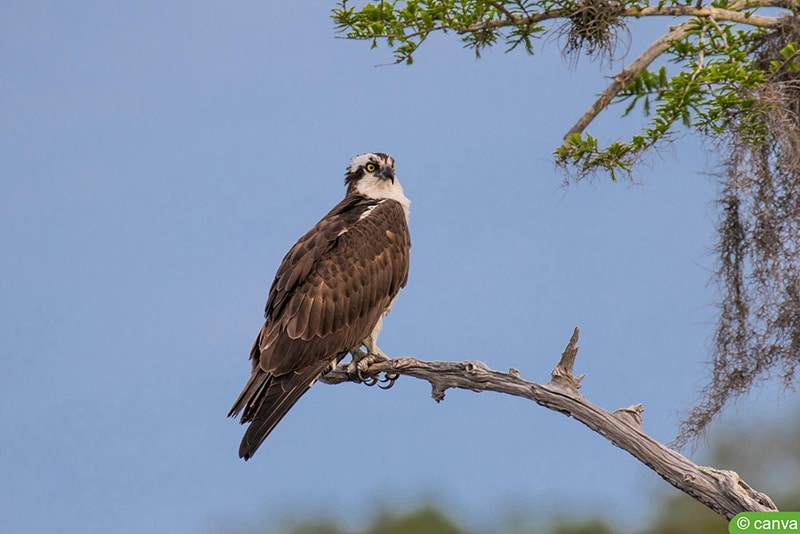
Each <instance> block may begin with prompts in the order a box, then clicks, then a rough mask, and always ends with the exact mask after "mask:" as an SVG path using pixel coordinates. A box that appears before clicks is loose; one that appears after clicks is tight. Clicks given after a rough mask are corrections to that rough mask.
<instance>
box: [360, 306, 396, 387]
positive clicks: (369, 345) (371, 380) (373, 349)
mask: <svg viewBox="0 0 800 534" xmlns="http://www.w3.org/2000/svg"><path fill="white" fill-rule="evenodd" d="M381 326H383V318H381V319H380V320H379V321H378V324H376V325H375V328H374V329H373V330H372V333H371V334H370V335H369V336H367V338H366V339H365V340H364V341H362V342H361V345H363V346H364V347H365V348H366V349H367V352H364V351H363V350H361V348H360V347H356V348H355V349H353V350H351V351H350V354H352V355H353V360H352V361H351V362H350V364H349V365H348V366H347V374H348V375H350V376H351V377H354V378H357V379H358V380H360V381H361V382H364V383H365V384H367V385H368V386H374V385H375V384H377V383H378V382H381V383H387V385H386V386H378V387H380V388H382V389H389V388H390V387H392V386H393V385H394V381H395V380H397V378H398V376H399V375H397V374H394V373H386V377H385V378H383V379H380V380H379V379H378V378H376V377H365V376H364V375H363V373H364V371H366V370H367V369H368V368H369V366H370V365H372V364H373V363H376V362H385V361H388V360H389V357H388V356H387V355H386V354H385V353H384V352H383V351H382V350H381V349H380V347H378V334H379V333H380V331H381Z"/></svg>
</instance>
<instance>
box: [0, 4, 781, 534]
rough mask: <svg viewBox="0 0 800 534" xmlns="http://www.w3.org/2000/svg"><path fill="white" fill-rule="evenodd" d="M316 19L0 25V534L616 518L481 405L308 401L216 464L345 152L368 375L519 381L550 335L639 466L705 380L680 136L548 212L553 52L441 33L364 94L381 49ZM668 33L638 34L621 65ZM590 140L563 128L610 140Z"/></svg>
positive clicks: (623, 484) (603, 465)
mask: <svg viewBox="0 0 800 534" xmlns="http://www.w3.org/2000/svg"><path fill="white" fill-rule="evenodd" d="M332 6H333V3H325V2H302V3H301V2H266V3H258V2H237V3H235V4H231V3H218V2H198V3H193V4H192V6H191V8H189V7H188V4H185V3H177V2H141V3H135V4H132V3H109V2H83V3H71V2H70V3H68V2H51V3H30V2H6V3H4V4H3V6H2V7H0V50H2V54H0V94H2V95H3V96H2V98H0V257H2V260H1V261H0V280H2V285H0V287H1V288H2V299H1V300H0V352H1V353H2V358H1V359H0V414H1V415H2V419H1V421H2V431H3V434H4V437H3V445H2V447H0V472H2V473H3V476H2V482H0V502H3V506H2V508H1V509H0V531H3V532H54V531H82V532H111V531H113V532H143V531H148V532H175V533H179V532H226V531H231V530H228V529H234V528H243V529H245V528H248V527H250V526H252V525H262V526H264V527H265V528H266V529H267V531H279V530H280V528H281V525H283V524H284V521H286V520H288V519H291V518H297V517H307V516H308V515H313V514H315V513H332V514H334V515H336V516H337V517H339V518H340V519H341V520H342V521H343V522H345V523H347V524H354V525H357V524H359V523H360V522H363V521H365V520H367V519H368V518H370V517H371V516H372V514H373V513H374V511H375V510H376V509H377V508H379V507H380V506H382V505H392V506H394V507H399V508H401V509H402V508H408V507H413V506H415V505H416V504H419V503H422V502H428V501H430V500H435V501H436V502H440V503H442V504H443V505H445V506H447V507H448V509H449V510H451V511H452V514H453V516H454V517H455V518H456V519H457V520H459V521H461V522H463V523H465V524H468V525H481V524H492V522H493V521H496V520H497V519H498V518H501V517H502V515H503V514H505V513H508V511H510V510H514V509H521V510H525V512H526V513H527V514H530V515H531V516H532V517H534V518H536V517H549V516H550V514H551V513H552V512H553V511H554V510H556V511H563V512H564V513H567V514H568V513H571V512H573V511H580V512H584V511H597V510H603V511H606V512H607V513H608V514H609V516H610V517H612V518H617V519H618V520H620V521H624V522H637V521H645V522H646V519H647V517H648V512H649V511H650V510H651V509H652V508H651V507H652V506H653V502H654V496H655V495H656V494H658V492H660V491H662V490H663V489H664V488H663V486H664V484H663V482H661V481H660V479H659V478H658V477H657V476H656V475H655V474H653V473H651V472H650V471H649V470H648V469H647V468H646V467H644V466H642V465H640V464H639V463H637V462H636V461H635V460H634V459H633V458H632V457H630V456H629V455H627V454H626V453H624V452H623V451H620V450H619V449H617V448H615V447H613V446H611V445H610V444H609V443H608V442H606V441H605V440H603V439H602V438H601V437H599V436H597V435H595V434H593V433H591V432H590V431H588V430H587V429H585V428H584V427H583V426H582V425H580V424H579V423H577V422H575V421H572V420H569V419H566V418H564V417H562V416H561V415H558V414H555V413H553V412H549V411H547V410H545V409H543V408H540V407H538V406H536V405H534V404H532V403H528V402H525V401H522V400H520V399H512V398H505V397H503V396H499V395H493V394H489V393H483V394H475V393H471V392H462V391H450V392H448V394H447V398H446V400H445V402H443V403H441V404H438V405H437V404H436V403H434V402H433V401H432V400H431V399H430V396H429V393H430V391H429V386H428V385H426V384H425V383H422V382H418V381H415V380H413V379H410V378H402V379H401V380H400V381H399V382H398V383H397V384H396V385H395V387H394V388H392V389H391V390H390V391H380V390H378V389H377V388H366V387H363V386H356V385H353V384H344V385H339V386H327V385H323V384H319V385H317V386H315V387H314V388H313V389H312V390H311V391H310V392H309V393H308V394H307V395H306V396H305V397H303V398H302V399H301V401H300V402H299V403H298V404H297V405H296V406H295V408H294V409H293V410H292V411H291V412H290V414H289V415H288V416H287V417H286V418H285V419H284V421H283V422H282V423H281V424H280V425H279V426H278V427H277V429H276V431H275V432H274V433H273V434H272V435H271V436H270V437H269V439H268V440H267V441H266V442H265V444H264V445H263V446H262V447H261V449H260V450H259V452H258V454H257V455H256V456H255V458H254V459H253V460H251V461H250V462H247V463H245V462H243V461H241V460H239V459H238V458H237V454H236V451H237V448H238V443H239V440H240V438H241V434H242V432H243V428H242V427H240V426H239V425H238V424H237V423H236V422H235V421H233V420H229V419H226V418H225V414H226V413H227V411H228V409H229V408H230V405H231V404H232V402H233V400H234V399H235V398H236V395H237V394H238V393H239V391H240V389H241V387H242V385H243V384H244V382H245V381H246V379H247V377H248V375H249V363H248V361H247V356H248V350H249V348H250V345H251V343H252V340H253V338H254V336H255V335H256V333H257V331H258V328H259V327H260V325H261V321H262V312H263V306H264V301H265V298H266V294H267V289H268V287H269V284H270V283H271V281H272V276H273V274H274V272H275V269H276V268H277V266H278V263H279V262H280V260H281V258H282V257H283V254H284V253H285V252H286V250H288V248H289V247H290V246H291V245H292V244H293V243H294V241H295V240H296V239H297V237H299V236H300V235H301V234H302V233H303V232H305V231H306V230H307V229H308V228H309V227H310V226H311V225H312V224H314V223H315V222H316V221H317V220H318V219H319V217H321V216H322V215H323V214H324V213H325V212H326V211H327V210H328V209H329V208H330V207H331V206H332V205H333V204H335V203H336V202H337V201H338V200H339V199H340V198H341V196H342V195H343V193H344V188H343V185H342V179H343V173H344V169H345V166H346V165H347V163H348V162H349V160H350V158H351V157H352V156H354V155H356V154H358V153H362V152H367V151H385V152H388V153H390V154H392V155H393V156H394V157H395V158H396V160H397V171H398V176H399V178H400V180H401V181H402V183H403V185H404V187H405V190H406V194H407V195H408V196H409V197H410V198H411V200H412V202H413V204H412V212H411V213H412V215H411V232H412V241H413V249H412V267H411V273H410V278H409V282H408V286H407V287H406V289H405V290H404V291H403V292H402V293H401V296H400V299H399V300H398V301H397V304H396V305H395V308H394V310H393V312H392V314H391V316H390V317H389V318H388V319H387V321H386V323H385V326H384V331H383V333H382V335H381V347H382V348H383V350H385V351H386V352H387V353H389V354H392V355H397V356H400V355H414V356H416V357H419V358H423V359H440V360H462V359H480V360H483V361H484V362H486V363H487V364H488V365H489V366H491V367H493V368H495V369H501V370H502V369H507V368H509V367H516V368H518V369H519V370H520V371H521V373H522V375H523V376H524V377H525V378H528V379H530V380H534V381H546V380H547V379H548V376H549V372H550V370H551V369H552V367H553V365H554V364H555V362H556V360H557V358H558V355H559V354H560V351H561V350H562V349H563V347H564V345H565V343H566V342H567V340H568V339H569V336H570V334H571V331H572V328H573V326H574V325H576V324H577V325H580V326H581V329H582V338H581V347H582V350H581V353H580V355H579V357H578V363H577V370H578V371H579V372H582V373H586V379H585V380H584V388H583V390H582V391H583V393H584V394H585V395H586V396H587V397H588V398H589V399H591V400H592V401H594V402H596V403H598V404H600V405H601V406H604V407H606V408H608V409H616V408H618V407H623V406H628V405H630V404H633V403H637V402H641V403H643V404H644V406H645V409H646V412H645V429H646V430H647V431H648V432H650V433H651V434H652V435H653V436H654V437H656V438H657V439H660V440H662V441H669V440H670V439H671V438H672V437H674V434H675V432H676V428H677V424H678V422H679V421H680V417H681V414H682V413H683V411H684V410H685V409H687V408H688V407H689V406H690V405H691V403H692V402H693V401H694V400H696V399H697V391H698V390H699V388H700V387H702V385H703V384H704V380H705V379H706V376H707V375H706V372H705V370H706V368H705V363H704V362H705V359H706V353H707V349H708V346H709V340H710V338H711V334H712V332H713V325H714V319H715V310H714V307H713V302H714V299H715V292H714V288H713V287H712V286H709V284H708V280H709V274H710V271H709V269H710V268H711V267H712V266H713V261H712V258H711V256H710V251H711V249H712V245H713V221H714V217H715V211H714V204H713V199H714V195H715V184H714V180H713V178H709V177H708V176H707V175H704V174H703V173H704V172H706V171H709V170H711V163H710V161H711V160H709V158H708V156H707V155H706V154H705V153H704V152H703V149H702V146H701V144H702V143H701V141H700V140H699V139H697V138H695V137H691V136H687V137H684V138H682V139H680V140H679V141H678V142H677V143H676V144H675V145H674V146H672V147H669V148H668V149H666V150H664V151H663V152H662V153H661V154H660V155H657V156H655V157H653V159H652V161H651V162H650V165H648V166H645V167H643V168H641V169H639V173H638V174H637V177H638V178H639V179H640V182H641V183H639V184H637V185H631V184H626V183H616V184H613V183H610V182H609V181H608V180H603V179H601V180H598V181H596V182H593V183H591V184H589V183H584V184H579V185H577V186H571V187H568V188H564V187H562V180H563V177H562V176H561V175H560V174H559V173H558V172H557V171H556V170H555V169H554V167H553V164H552V158H551V152H552V150H553V148H554V147H555V146H557V145H558V143H559V141H560V139H561V136H562V134H563V132H565V131H566V130H567V129H568V128H569V127H570V126H571V125H572V123H573V122H574V121H575V119H577V117H578V116H579V115H580V114H581V113H582V112H583V111H584V110H585V109H586V108H587V107H588V106H589V105H590V104H591V102H592V100H593V98H594V95H595V94H596V93H598V92H599V91H601V90H602V89H603V87H604V84H605V83H606V78H604V76H606V75H608V73H609V71H604V70H602V68H601V65H599V64H594V63H591V62H588V61H582V62H580V63H579V64H578V67H577V69H575V70H569V69H568V68H566V64H565V62H564V61H563V59H562V58H561V57H560V55H559V51H558V47H557V43H556V42H554V41H551V42H549V43H546V44H545V45H544V47H543V49H542V47H540V53H539V54H537V56H535V57H533V58H531V57H528V56H525V55H524V54H522V53H513V54H509V55H506V54H503V53H502V51H501V50H497V51H489V52H487V53H486V54H485V57H484V59H482V60H479V61H478V60H475V58H474V56H473V55H472V54H471V53H470V52H469V51H465V50H462V49H461V45H460V43H459V42H458V41H457V40H456V39H455V38H454V36H444V37H437V38H435V39H431V41H430V43H427V45H426V47H425V48H424V49H423V50H421V51H420V54H419V56H418V57H417V62H416V63H415V65H414V66H412V67H406V66H394V67H378V68H376V67H375V65H376V64H379V63H385V62H387V61H390V60H391V55H390V53H389V51H388V50H386V49H385V48H383V49H378V50H377V51H375V50H373V51H371V50H369V46H368V44H367V43H358V42H350V41H346V40H342V39H335V34H334V31H333V24H332V22H331V21H330V19H329V9H330V7H332ZM668 23H669V22H668V21H660V22H659V23H648V24H646V25H642V26H638V27H637V28H636V30H637V31H636V33H634V37H635V38H636V40H635V42H634V45H633V48H632V50H633V53H635V51H636V50H637V49H641V48H642V47H643V46H646V40H647V39H650V38H654V37H655V36H657V35H658V32H660V31H663V28H664V27H665V26H666V25H667V24H668ZM628 57H629V58H632V57H633V56H628ZM617 115H618V113H617V110H612V112H611V114H609V115H608V116H607V117H603V118H602V119H601V120H600V121H599V122H598V124H597V125H596V127H595V129H594V130H593V131H594V132H595V133H596V134H598V135H600V136H601V137H603V138H605V139H613V138H616V137H617V136H618V135H619V132H627V131H630V128H631V125H630V124H623V123H621V122H620V121H618V120H617ZM634 120H636V119H634ZM756 400H758V402H759V403H761V406H765V405H766V409H767V410H770V409H776V408H777V409H782V408H783V407H784V404H782V403H780V402H779V401H778V400H776V397H774V396H772V395H766V396H761V397H759V398H758V399H756ZM752 411H755V412H758V413H760V412H759V409H757V408H751V406H750V402H749V401H748V402H742V403H740V404H739V406H738V407H737V408H735V409H734V410H732V411H731V412H730V415H729V417H730V418H731V420H732V421H734V422H735V421H736V419H737V418H739V417H742V416H743V415H742V414H749V413H751V412H752ZM762 411H763V410H762ZM698 455H700V457H702V449H701V450H700V451H699V452H698ZM718 467H728V468H734V469H735V468H736V466H718ZM759 489H762V490H765V491H768V488H759ZM666 491H668V490H666Z"/></svg>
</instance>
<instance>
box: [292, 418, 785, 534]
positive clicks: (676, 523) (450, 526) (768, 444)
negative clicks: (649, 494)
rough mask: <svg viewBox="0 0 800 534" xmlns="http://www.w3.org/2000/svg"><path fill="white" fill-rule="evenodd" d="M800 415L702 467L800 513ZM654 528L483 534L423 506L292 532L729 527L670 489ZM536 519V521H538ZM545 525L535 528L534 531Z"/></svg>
mask: <svg viewBox="0 0 800 534" xmlns="http://www.w3.org/2000/svg"><path fill="white" fill-rule="evenodd" d="M798 443H800V414H798V415H797V416H796V417H792V418H789V419H787V420H781V421H775V422H772V423H770V424H769V425H764V424H759V423H755V424H751V425H750V426H747V425H742V426H741V427H737V428H734V429H729V430H727V431H723V432H721V433H720V434H719V435H718V437H717V438H716V439H715V440H713V441H712V443H711V447H710V452H709V453H708V458H706V459H704V460H703V462H704V463H706V464H707V465H711V466H714V467H717V468H722V469H733V470H735V471H737V472H738V473H739V474H740V475H741V476H742V477H743V478H744V479H745V480H747V481H748V483H750V484H751V485H753V486H754V487H756V488H758V489H759V490H761V491H765V492H766V493H767V494H769V495H770V496H771V497H772V498H773V499H774V500H775V502H776V504H777V505H778V507H779V508H780V509H782V510H800V485H798V484H797V483H796V482H797V480H798V476H800V447H797V444H798ZM654 500H655V504H654V505H653V511H652V515H651V519H652V521H651V522H650V524H643V525H641V526H639V527H638V528H634V529H621V528H620V527H619V526H618V525H616V524H615V523H614V521H613V519H614V518H604V517H585V516H584V517H583V518H581V519H575V520H566V519H563V518H562V519H553V518H552V517H536V518H534V517H531V518H530V520H528V521H524V523H525V524H527V525H529V526H527V527H521V526H519V524H517V523H518V522H515V525H514V526H512V525H510V524H499V525H497V527H495V528H491V529H488V530H486V529H478V528H476V527H467V526H464V525H461V524H459V522H458V521H457V520H455V519H453V518H452V517H451V516H450V515H449V514H448V512H446V511H445V510H442V509H440V508H437V507H435V506H430V505H428V506H422V507H420V508H417V509H415V510H411V511H409V512H396V511H391V510H382V511H380V512H378V513H377V514H376V515H375V517H374V518H373V519H372V520H371V521H370V523H369V525H367V526H366V528H364V529H356V530H353V529H347V528H344V527H342V526H341V525H339V524H338V523H337V521H336V520H335V519H332V518H331V519H326V518H316V519H313V520H308V521H300V522H297V523H295V524H294V525H292V526H290V527H289V528H288V529H287V530H286V532H287V533H288V534H484V533H508V534H726V533H727V532H728V522H727V521H726V520H725V519H723V518H722V517H720V516H718V515H716V514H715V513H713V512H712V511H710V510H709V509H708V508H706V507H705V506H703V505H702V504H700V503H698V502H697V501H695V500H694V499H692V498H691V497H689V496H687V495H685V494H683V493H680V492H677V491H675V490H673V489H671V488H667V487H665V488H664V490H663V491H662V492H660V496H659V495H656V496H655V498H654ZM578 517H580V515H578ZM534 519H535V521H534ZM534 524H537V525H546V526H540V527H532V526H530V525H534Z"/></svg>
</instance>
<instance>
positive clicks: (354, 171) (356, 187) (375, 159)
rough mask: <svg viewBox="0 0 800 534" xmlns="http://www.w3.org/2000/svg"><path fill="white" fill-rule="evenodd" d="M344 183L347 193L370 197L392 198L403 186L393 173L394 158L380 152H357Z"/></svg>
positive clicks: (401, 191)
mask: <svg viewBox="0 0 800 534" xmlns="http://www.w3.org/2000/svg"><path fill="white" fill-rule="evenodd" d="M344 183H345V184H347V193H348V194H351V193H356V192H357V193H361V194H362V195H364V196H367V197H370V198H394V197H395V196H397V195H398V193H399V195H402V194H403V188H402V187H400V183H399V182H398V181H397V176H396V175H395V173H394V158H393V157H392V156H390V155H388V154H384V153H382V152H370V153H368V154H359V155H358V156H356V157H354V158H353V159H352V161H350V165H349V166H348V167H347V173H345V178H344Z"/></svg>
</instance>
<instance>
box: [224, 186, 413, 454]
mask: <svg viewBox="0 0 800 534" xmlns="http://www.w3.org/2000/svg"><path fill="white" fill-rule="evenodd" d="M410 247H411V242H410V238H409V234H408V226H407V224H406V217H405V213H404V211H403V208H402V206H401V205H400V204H399V203H397V202H395V201H393V200H382V201H375V200H371V199H366V198H364V197H360V196H357V195H353V196H350V197H347V198H345V199H344V200H343V201H342V202H340V203H339V204H338V205H337V206H336V207H335V208H334V209H333V210H331V212H330V213H328V215H326V216H325V217H324V218H323V219H322V220H321V221H320V222H319V223H318V224H317V225H316V226H315V227H314V228H313V229H312V230H310V231H309V232H308V233H306V235H304V236H303V237H302V238H300V240H299V241H298V242H297V243H296V244H295V246H294V247H292V249H291V250H290V251H289V253H288V254H287V255H286V257H284V259H283V262H282V263H281V266H280V267H279V268H278V273H277V274H276V276H275V281H274V282H273V284H272V287H271V289H270V294H269V298H268V300H267V306H266V321H265V323H264V326H263V327H262V329H261V331H260V332H259V335H258V338H257V339H256V343H255V344H254V346H253V350H252V351H251V355H250V358H251V359H252V361H253V374H252V376H251V377H250V380H249V381H248V383H247V385H246V386H245V388H244V390H243V391H242V393H241V394H240V396H239V399H237V401H236V403H235V404H234V406H233V408H232V409H231V412H230V413H229V414H228V415H229V416H235V415H237V414H238V413H239V412H240V411H242V410H244V413H243V415H242V423H245V422H248V421H252V423H251V425H250V428H248V430H247V432H246V433H245V438H244V439H243V440H242V447H241V448H240V451H239V454H240V456H242V457H244V458H245V459H247V458H249V457H250V456H251V455H252V453H253V452H255V450H256V449H257V448H258V446H259V445H260V444H261V443H262V442H263V440H264V439H265V438H266V436H267V435H268V434H269V432H270V431H271V430H272V429H273V428H274V427H275V425H276V424H277V423H278V422H279V421H280V419H281V418H282V417H283V416H284V415H285V414H286V412H287V411H288V410H289V408H291V406H292V405H293V404H294V403H295V402H297V400H298V399H299V398H300V396H302V394H303V393H305V392H306V391H307V390H308V388H309V387H310V386H311V384H312V383H313V382H314V381H315V380H316V379H317V378H318V377H319V375H320V374H321V373H322V372H323V371H324V370H325V369H327V368H328V367H329V366H330V365H331V364H332V363H333V364H335V363H336V362H338V361H339V360H340V359H341V358H343V357H344V356H345V355H346V354H347V352H348V351H349V350H350V349H352V348H354V347H356V346H358V345H359V344H360V343H361V341H363V340H364V339H365V338H366V337H367V336H368V335H369V333H370V332H371V331H372V329H373V328H374V326H375V324H376V323H377V322H378V320H379V319H380V318H381V316H382V315H383V314H384V313H385V311H386V309H387V308H388V306H389V305H390V304H391V302H392V300H394V298H395V296H396V295H397V293H398V291H399V290H400V288H401V287H403V286H404V285H405V283H406V280H407V278H408V262H409V249H410Z"/></svg>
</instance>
